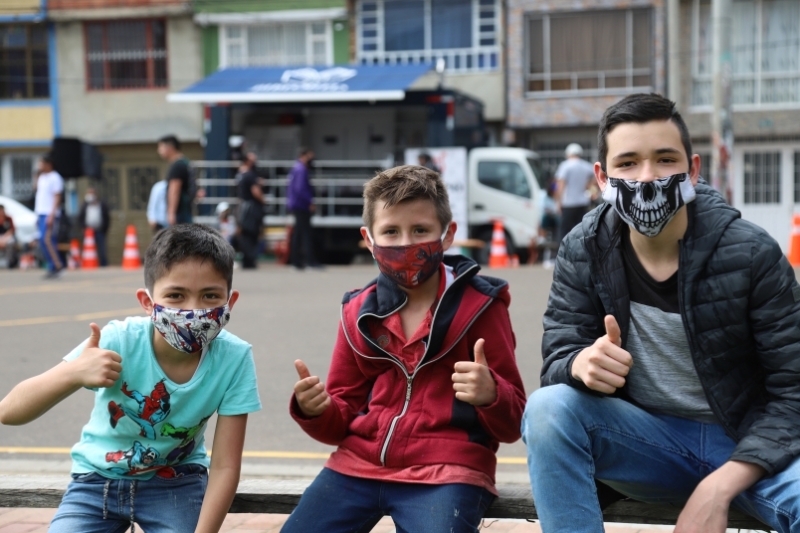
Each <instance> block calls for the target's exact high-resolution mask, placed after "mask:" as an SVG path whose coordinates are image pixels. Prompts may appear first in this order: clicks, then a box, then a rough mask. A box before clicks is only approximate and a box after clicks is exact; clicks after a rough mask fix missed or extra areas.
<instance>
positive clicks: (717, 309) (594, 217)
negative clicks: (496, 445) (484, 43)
mask: <svg viewBox="0 0 800 533" xmlns="http://www.w3.org/2000/svg"><path fill="white" fill-rule="evenodd" d="M598 139H599V145H598V148H599V161H598V162H597V163H595V164H594V173H595V177H596V180H597V182H598V184H599V186H600V188H601V189H602V190H603V199H604V200H605V204H604V205H601V206H598V207H597V208H595V209H594V210H592V211H591V212H590V213H589V214H588V215H586V217H584V219H583V221H582V222H581V224H579V225H578V226H576V227H575V228H574V229H573V230H572V231H571V232H570V233H569V234H568V235H567V236H566V237H565V239H564V241H563V243H562V245H561V248H560V249H559V251H558V258H557V260H556V265H555V271H554V277H553V284H552V288H551V292H550V299H549V301H548V306H547V311H546V312H545V316H544V336H543V338H542V355H543V357H544V363H543V365H542V374H541V380H542V388H540V389H539V390H537V391H536V392H534V393H533V394H532V395H531V396H530V398H529V399H528V405H527V408H526V412H525V417H524V419H523V424H522V433H523V439H524V440H525V442H526V444H527V447H528V462H529V464H528V467H529V471H530V477H531V484H532V488H533V495H534V499H535V503H536V510H537V513H538V515H539V519H540V520H541V522H542V528H543V530H544V531H547V532H562V531H564V532H566V531H569V532H570V533H576V532H577V533H580V532H590V531H591V532H597V531H602V530H603V523H602V522H603V515H602V513H601V506H600V503H599V500H598V491H601V490H604V491H607V490H608V488H609V487H610V489H613V490H615V491H617V492H618V493H621V494H622V495H625V496H627V497H631V498H634V499H637V500H641V501H645V502H662V503H672V504H675V505H682V506H683V510H682V511H681V513H680V515H679V517H678V522H677V526H676V528H675V531H676V532H679V533H687V532H703V533H723V532H724V531H725V528H726V527H727V522H728V510H729V508H730V507H731V506H733V507H736V508H738V509H740V510H742V511H744V512H746V513H748V514H750V515H752V516H754V517H755V518H757V519H758V520H760V521H761V522H763V523H764V524H767V525H768V526H769V529H774V530H777V531H779V532H781V533H790V532H795V533H796V532H797V531H800V458H798V455H800V357H799V356H798V353H800V327H798V326H800V286H798V283H797V281H796V279H795V274H794V270H793V269H792V267H791V266H790V265H789V263H788V261H787V260H786V258H785V257H784V255H783V254H782V253H781V249H780V246H778V244H777V243H776V242H775V241H774V240H773V239H772V238H771V237H770V236H769V235H767V233H766V232H765V231H764V230H762V229H761V228H759V227H757V226H755V225H754V224H751V223H750V222H747V221H744V220H742V219H741V214H740V213H739V212H738V211H737V210H735V209H733V208H732V207H730V206H729V205H727V204H726V203H725V201H724V199H723V198H722V196H720V194H719V193H717V192H716V191H715V190H713V189H712V188H710V187H708V186H707V185H706V184H705V183H704V182H703V180H702V179H701V178H700V175H699V172H700V157H699V156H698V155H696V154H694V155H693V154H692V146H691V141H690V137H689V132H688V130H687V128H686V124H685V123H684V122H683V119H682V118H681V116H680V114H679V113H678V111H677V110H676V109H675V105H674V103H673V102H671V101H669V100H667V99H665V98H663V97H661V96H659V95H657V94H635V95H630V96H628V97H626V98H624V99H622V100H621V101H620V102H618V103H617V104H614V105H612V106H611V107H610V108H608V109H607V110H606V112H605V114H604V116H603V118H602V120H601V122H600V132H599V137H598Z"/></svg>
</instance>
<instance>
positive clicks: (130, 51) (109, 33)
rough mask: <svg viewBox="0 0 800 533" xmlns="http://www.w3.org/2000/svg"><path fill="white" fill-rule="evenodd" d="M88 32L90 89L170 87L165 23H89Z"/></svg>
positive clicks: (138, 21) (142, 21) (143, 21)
mask: <svg viewBox="0 0 800 533" xmlns="http://www.w3.org/2000/svg"><path fill="white" fill-rule="evenodd" d="M85 30H86V60H87V64H88V68H87V72H88V87H89V89H92V90H108V89H155V88H161V87H166V86H167V30H166V23H165V22H164V21H163V20H122V21H108V22H87V23H86V25H85Z"/></svg>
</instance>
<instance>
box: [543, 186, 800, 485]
mask: <svg viewBox="0 0 800 533" xmlns="http://www.w3.org/2000/svg"><path fill="white" fill-rule="evenodd" d="M696 191H697V198H696V200H695V201H694V202H692V203H690V204H688V206H687V208H688V215H689V226H688V229H687V231H686V234H685V236H684V239H683V240H682V241H681V243H680V266H679V269H678V291H679V294H678V299H679V303H680V310H681V316H682V317H683V326H684V331H685V333H686V335H687V338H688V340H689V346H690V349H691V352H692V359H693V360H694V365H695V368H696V370H697V373H698V375H699V376H700V382H701V384H702V386H703V389H704V391H705V394H706V398H707V399H708V403H709V405H710V406H711V409H712V410H713V411H714V413H715V415H716V416H717V418H718V419H719V421H720V423H721V424H722V426H723V427H724V428H725V431H726V433H727V434H728V435H729V436H730V437H731V438H732V439H734V440H736V441H737V442H738V445H737V447H736V449H735V451H734V452H733V455H732V457H731V459H735V460H739V461H745V462H749V463H755V464H758V465H761V466H762V467H764V468H765V469H766V470H767V472H768V473H769V474H770V475H772V474H774V473H776V472H779V471H781V470H783V468H785V467H786V465H787V464H788V463H789V462H790V461H791V460H792V458H794V457H795V456H797V455H798V454H800V286H798V284H797V281H796V280H795V274H794V271H793V270H792V268H791V266H790V265H789V263H788V262H787V260H786V258H785V257H784V256H783V254H782V253H781V250H780V247H779V246H778V244H777V243H776V242H775V240H774V239H772V238H771V237H770V236H769V235H767V233H766V232H765V231H764V230H762V229H761V228H759V227H758V226H755V225H753V224H751V223H749V222H746V221H744V220H742V219H741V218H740V213H739V212H738V211H737V210H735V209H733V208H732V207H730V206H728V205H727V204H725V202H724V201H723V200H722V197H721V196H720V195H719V194H718V193H717V192H716V191H714V190H713V189H711V188H710V187H708V186H707V185H703V184H698V186H697V188H696ZM622 227H623V223H622V221H621V219H620V218H619V216H618V215H617V214H616V212H615V211H614V209H613V208H612V207H611V206H610V205H608V204H605V205H602V206H600V207H598V208H596V209H594V210H593V211H592V212H591V213H589V215H587V216H586V217H585V218H584V219H583V222H582V223H581V224H580V225H579V226H578V227H576V228H575V229H574V230H573V231H572V232H571V233H570V234H569V235H568V236H567V237H566V239H565V240H564V242H563V243H562V246H561V248H560V250H559V252H558V260H557V262H556V268H555V272H554V279H553V285H552V288H551V290H550V300H549V302H548V307H547V312H546V313H545V316H544V337H543V339H542V354H543V356H544V364H543V366H542V386H547V385H554V384H556V383H566V384H568V385H571V386H573V387H576V388H580V389H582V390H588V389H587V388H586V387H585V385H584V384H583V383H582V382H580V381H578V380H575V379H574V378H573V377H572V375H571V373H570V369H571V367H572V361H573V360H574V359H575V357H576V356H577V355H578V353H579V352H580V351H581V350H582V349H583V348H585V347H587V346H589V345H591V344H593V343H594V341H595V340H596V339H598V338H599V337H602V336H603V335H605V328H604V325H603V317H604V316H605V315H606V314H612V315H614V316H615V317H616V319H617V322H618V323H619V325H620V329H621V330H622V343H623V347H625V346H626V343H627V338H628V328H629V323H630V296H629V293H628V284H627V281H626V278H625V269H624V266H623V260H622V251H621V247H620V237H621V231H620V230H621V229H622ZM617 394H618V395H620V396H622V397H625V396H626V391H625V388H624V387H623V389H622V390H620V391H618V393H617Z"/></svg>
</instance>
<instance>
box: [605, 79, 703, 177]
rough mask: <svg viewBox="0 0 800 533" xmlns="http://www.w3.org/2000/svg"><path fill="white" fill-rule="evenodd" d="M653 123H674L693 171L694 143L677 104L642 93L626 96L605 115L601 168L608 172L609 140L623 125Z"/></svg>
mask: <svg viewBox="0 0 800 533" xmlns="http://www.w3.org/2000/svg"><path fill="white" fill-rule="evenodd" d="M651 120H671V121H672V123H673V124H675V126H677V127H678V131H679V132H680V134H681V142H682V143H683V148H684V150H686V158H687V159H688V160H689V170H691V169H692V140H691V138H690V137H689V128H687V127H686V123H685V122H684V121H683V117H681V114H680V113H678V109H677V107H676V106H675V102H673V101H672V100H668V99H666V98H664V97H663V96H661V95H660V94H657V93H650V94H646V93H638V94H631V95H629V96H626V97H625V98H623V99H622V100H620V101H619V102H617V103H616V104H614V105H612V106H611V107H609V108H608V109H606V112H605V113H603V118H602V119H600V127H599V131H598V134H597V151H598V157H599V159H600V167H601V168H602V169H603V172H606V157H608V143H606V137H607V136H608V134H609V133H610V132H611V130H613V129H614V128H615V127H616V126H618V125H619V124H625V123H629V122H635V123H636V124H644V123H645V122H650V121H651Z"/></svg>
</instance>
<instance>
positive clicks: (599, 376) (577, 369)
mask: <svg viewBox="0 0 800 533" xmlns="http://www.w3.org/2000/svg"><path fill="white" fill-rule="evenodd" d="M603 322H604V323H605V327H606V334H605V335H603V336H602V337H600V338H599V339H597V340H596V341H595V342H594V344H592V345H591V346H589V347H588V348H584V349H583V350H582V351H581V353H579V354H578V356H577V357H576V358H575V360H574V361H573V362H572V377H574V378H575V379H579V380H581V381H582V382H583V383H584V385H586V386H587V387H589V388H590V389H592V390H596V391H598V392H603V393H606V394H613V393H614V391H616V390H617V389H619V388H620V387H622V386H624V385H625V376H627V375H628V372H630V370H631V367H632V366H633V358H632V357H631V354H630V353H628V352H627V351H626V350H623V349H622V333H621V332H620V329H619V324H617V319H616V318H614V316H613V315H606V317H605V319H604V320H603Z"/></svg>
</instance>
